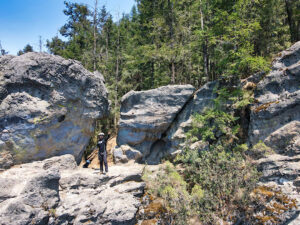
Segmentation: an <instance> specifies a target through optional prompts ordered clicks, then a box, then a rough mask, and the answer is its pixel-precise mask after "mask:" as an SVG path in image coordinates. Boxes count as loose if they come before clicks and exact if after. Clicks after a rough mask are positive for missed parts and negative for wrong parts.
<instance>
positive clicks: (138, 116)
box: [117, 85, 195, 163]
mask: <svg viewBox="0 0 300 225" xmlns="http://www.w3.org/2000/svg"><path fill="white" fill-rule="evenodd" d="M194 90H195V89H194V88H193V87H192V86H191V85H174V86H165V87H160V88H157V89H153V90H149V91H140V92H135V91H131V92H129V93H127V94H126V95H125V96H123V98H122V103H121V118H120V122H119V131H118V139H117V143H118V146H122V145H129V146H130V147H133V148H134V149H136V150H138V151H139V152H140V153H141V154H140V156H141V157H138V156H139V154H136V152H132V153H130V152H128V154H129V155H130V157H129V158H134V159H135V160H138V158H140V159H141V158H142V160H144V161H147V162H148V163H153V159H152V157H151V156H150V155H151V152H152V150H153V149H155V148H156V146H158V148H161V146H160V145H164V142H163V141H161V139H162V135H163V134H164V132H166V130H167V129H168V128H169V126H170V125H171V123H172V122H173V121H174V119H175V117H176V116H177V114H178V113H179V112H180V110H181V109H182V108H183V106H184V105H185V104H186V103H187V101H188V100H189V99H190V98H191V96H192V95H193V92H194ZM118 153H120V151H118ZM160 153H161V154H160V155H159V156H158V157H157V158H156V159H155V160H157V159H159V158H161V156H163V155H164V153H163V151H160ZM124 154H125V153H124Z"/></svg>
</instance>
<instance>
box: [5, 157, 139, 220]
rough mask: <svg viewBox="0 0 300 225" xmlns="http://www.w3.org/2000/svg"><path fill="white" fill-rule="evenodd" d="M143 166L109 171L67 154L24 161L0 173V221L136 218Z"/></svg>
mask: <svg viewBox="0 0 300 225" xmlns="http://www.w3.org/2000/svg"><path fill="white" fill-rule="evenodd" d="M142 170H143V167H142V166H139V165H131V166H114V167H111V168H110V172H109V174H108V175H100V174H99V171H98V172H97V171H95V170H91V169H77V167H76V162H75V160H74V157H73V156H72V155H64V156H60V157H53V158H50V159H47V160H44V161H39V162H34V163H29V164H23V165H21V167H19V168H12V169H9V170H6V171H4V172H3V173H1V174H0V225H7V224H16V225H21V224H41V225H45V224H49V225H50V224H51V225H54V224H66V225H67V224H78V225H79V224H135V222H136V221H135V216H136V213H137V211H138V208H139V206H140V204H141V203H140V200H139V198H140V197H141V196H142V194H143V190H144V186H145V184H144V183H143V182H141V174H142Z"/></svg>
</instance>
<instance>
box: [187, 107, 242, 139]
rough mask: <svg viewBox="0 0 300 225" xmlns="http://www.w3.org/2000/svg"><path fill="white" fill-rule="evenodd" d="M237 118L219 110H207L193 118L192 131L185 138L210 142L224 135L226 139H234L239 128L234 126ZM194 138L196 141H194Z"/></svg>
mask: <svg viewBox="0 0 300 225" xmlns="http://www.w3.org/2000/svg"><path fill="white" fill-rule="evenodd" d="M237 119H238V118H236V117H234V116H233V115H232V114H229V113H226V112H224V111H221V110H216V109H207V110H206V111H205V113H203V114H196V115H194V116H193V124H192V129H191V130H189V131H188V133H187V138H188V139H193V141H194V140H203V141H208V142H212V141H215V140H217V138H219V137H221V136H223V135H226V138H236V137H235V135H236V134H237V132H238V129H239V126H238V125H235V121H236V120H237ZM195 137H196V139H195Z"/></svg>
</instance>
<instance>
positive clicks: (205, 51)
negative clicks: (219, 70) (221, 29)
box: [200, 0, 209, 79]
mask: <svg viewBox="0 0 300 225" xmlns="http://www.w3.org/2000/svg"><path fill="white" fill-rule="evenodd" d="M200 16H201V30H202V31H204V15H203V11H202V1H201V0H200ZM207 42H208V41H207V37H206V36H205V37H204V40H203V44H202V53H203V69H204V76H205V77H206V78H207V79H209V74H208V71H209V70H208V49H207V48H208V47H207V45H208V43H207Z"/></svg>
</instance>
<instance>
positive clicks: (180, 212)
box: [143, 162, 199, 224]
mask: <svg viewBox="0 0 300 225" xmlns="http://www.w3.org/2000/svg"><path fill="white" fill-rule="evenodd" d="M143 179H144V181H146V182H147V184H148V185H147V187H148V192H149V193H150V194H151V195H154V196H157V197H159V198H162V199H163V204H164V207H165V208H166V209H167V210H168V215H169V217H170V218H171V219H172V220H175V221H177V222H176V224H186V223H185V222H186V221H187V219H188V216H189V215H190V212H191V210H192V209H191V208H190V200H191V199H190V194H189V193H188V191H187V184H186V182H185V181H184V179H183V177H182V176H181V175H180V174H179V173H178V172H177V171H176V169H175V167H174V165H173V164H172V163H170V162H166V163H165V164H164V165H163V166H162V167H161V168H160V170H159V172H158V174H157V176H151V175H150V174H149V172H147V169H146V171H144V174H143ZM197 194H198V195H199V190H197V193H195V195H197Z"/></svg>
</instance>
